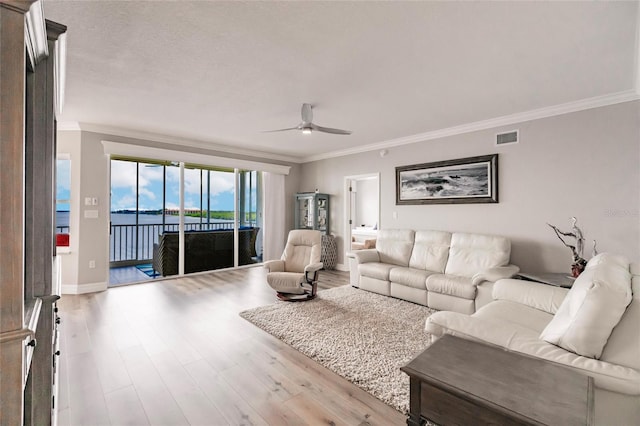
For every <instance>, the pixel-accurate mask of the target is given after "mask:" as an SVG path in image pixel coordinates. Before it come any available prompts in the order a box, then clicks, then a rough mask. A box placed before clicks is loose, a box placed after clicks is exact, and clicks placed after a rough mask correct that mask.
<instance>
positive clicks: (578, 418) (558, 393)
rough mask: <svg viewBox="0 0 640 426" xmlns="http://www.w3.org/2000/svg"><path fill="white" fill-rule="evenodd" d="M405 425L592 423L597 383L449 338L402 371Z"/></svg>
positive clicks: (523, 357) (519, 356) (564, 370)
mask: <svg viewBox="0 0 640 426" xmlns="http://www.w3.org/2000/svg"><path fill="white" fill-rule="evenodd" d="M401 370H402V371H404V372H405V373H407V374H408V375H409V377H410V383H411V396H410V414H409V418H408V419H407V424H408V425H410V426H418V425H423V424H424V423H425V421H426V420H427V419H428V420H430V421H433V422H435V423H437V424H439V425H450V424H461V425H464V424H473V425H487V424H492V425H496V424H499V425H566V426H568V425H591V424H592V422H593V379H592V378H591V377H588V376H584V375H582V374H580V373H577V372H575V371H572V370H570V369H568V368H565V367H562V366H560V365H558V364H554V363H551V362H547V361H543V360H540V359H537V358H533V357H529V356H526V355H522V354H518V353H516V352H512V351H508V350H505V349H503V348H499V347H496V346H490V345H486V344H482V343H478V342H474V341H470V340H465V339H460V338H457V337H453V336H449V335H446V336H444V337H442V338H440V339H439V340H438V341H436V342H435V343H434V344H433V345H431V346H430V347H429V348H427V349H426V350H425V351H424V352H423V353H421V354H420V355H418V356H417V357H416V358H415V359H414V360H413V361H411V362H410V363H409V364H407V365H406V366H404V367H402V368H401Z"/></svg>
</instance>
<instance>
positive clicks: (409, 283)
mask: <svg viewBox="0 0 640 426" xmlns="http://www.w3.org/2000/svg"><path fill="white" fill-rule="evenodd" d="M510 255H511V242H510V241H509V240H508V239H507V238H504V237H498V236H491V235H481V234H469V233H462V232H454V233H450V232H445V231H413V230H410V229H396V230H387V229H381V230H378V239H377V242H376V248H375V249H369V250H358V251H354V252H353V253H352V254H351V256H353V257H354V258H355V259H356V263H355V265H354V267H357V275H356V277H357V282H355V283H354V282H352V285H354V286H357V287H359V288H361V289H364V290H368V291H372V292H375V293H380V294H384V295H386V296H392V297H397V298H399V299H404V300H408V301H410V302H414V303H418V304H421V305H426V306H429V307H431V308H434V309H438V310H447V311H455V312H460V313H465V314H472V313H473V312H475V311H476V310H477V309H478V308H480V307H481V306H483V305H485V304H487V303H489V302H490V301H492V298H491V290H492V288H493V283H494V282H495V281H496V280H498V279H501V278H508V277H512V276H513V275H514V274H516V273H517V272H518V267H516V266H513V265H509V257H510Z"/></svg>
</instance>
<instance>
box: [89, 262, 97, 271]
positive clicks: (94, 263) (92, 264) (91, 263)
mask: <svg viewBox="0 0 640 426" xmlns="http://www.w3.org/2000/svg"><path fill="white" fill-rule="evenodd" d="M95 267H96V261H95V260H90V261H89V269H94V268H95Z"/></svg>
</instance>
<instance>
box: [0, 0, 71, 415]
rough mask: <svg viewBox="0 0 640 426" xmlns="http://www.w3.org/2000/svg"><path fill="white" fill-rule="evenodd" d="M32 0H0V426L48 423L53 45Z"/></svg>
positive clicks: (55, 36)
mask: <svg viewBox="0 0 640 426" xmlns="http://www.w3.org/2000/svg"><path fill="white" fill-rule="evenodd" d="M65 31H66V27H65V26H63V25H60V24H57V23H54V22H45V20H44V13H43V7H42V4H41V3H40V2H34V1H6V0H0V35H1V40H2V41H1V42H0V94H1V96H0V111H1V114H2V116H1V123H0V169H1V170H2V174H1V175H0V235H2V244H3V250H0V371H1V372H2V380H1V381H0V386H1V388H0V395H1V401H2V404H1V405H2V407H1V409H0V425H12V426H14V425H21V424H25V425H50V424H52V423H53V421H54V420H53V419H54V416H53V413H54V411H53V403H54V398H53V397H54V393H55V387H54V382H55V361H56V356H57V355H56V352H57V350H58V349H57V345H58V343H57V324H56V319H57V309H56V300H57V299H58V298H59V289H58V288H57V286H56V285H55V283H56V282H57V280H55V279H54V276H55V274H56V271H57V269H56V267H55V264H56V258H55V246H54V235H53V229H54V197H55V189H54V188H55V186H54V184H55V179H54V176H55V152H56V146H55V138H56V123H55V111H54V108H55V107H54V105H55V102H56V99H57V97H58V96H59V94H57V93H56V88H57V87H58V86H59V82H60V79H61V78H62V76H61V75H60V69H58V68H57V66H58V64H60V62H59V59H60V58H59V57H56V55H57V54H58V53H59V49H58V47H59V46H58V43H59V38H60V35H61V34H63V33H64V32H65Z"/></svg>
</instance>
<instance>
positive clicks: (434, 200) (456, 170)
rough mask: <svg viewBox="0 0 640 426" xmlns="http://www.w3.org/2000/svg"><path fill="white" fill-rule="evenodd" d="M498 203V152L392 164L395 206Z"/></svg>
mask: <svg viewBox="0 0 640 426" xmlns="http://www.w3.org/2000/svg"><path fill="white" fill-rule="evenodd" d="M497 202H498V154H492V155H482V156H479V157H468V158H460V159H457V160H447V161H437V162H434V163H424V164H414V165H411V166H400V167H396V205H402V204H468V203H497Z"/></svg>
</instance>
